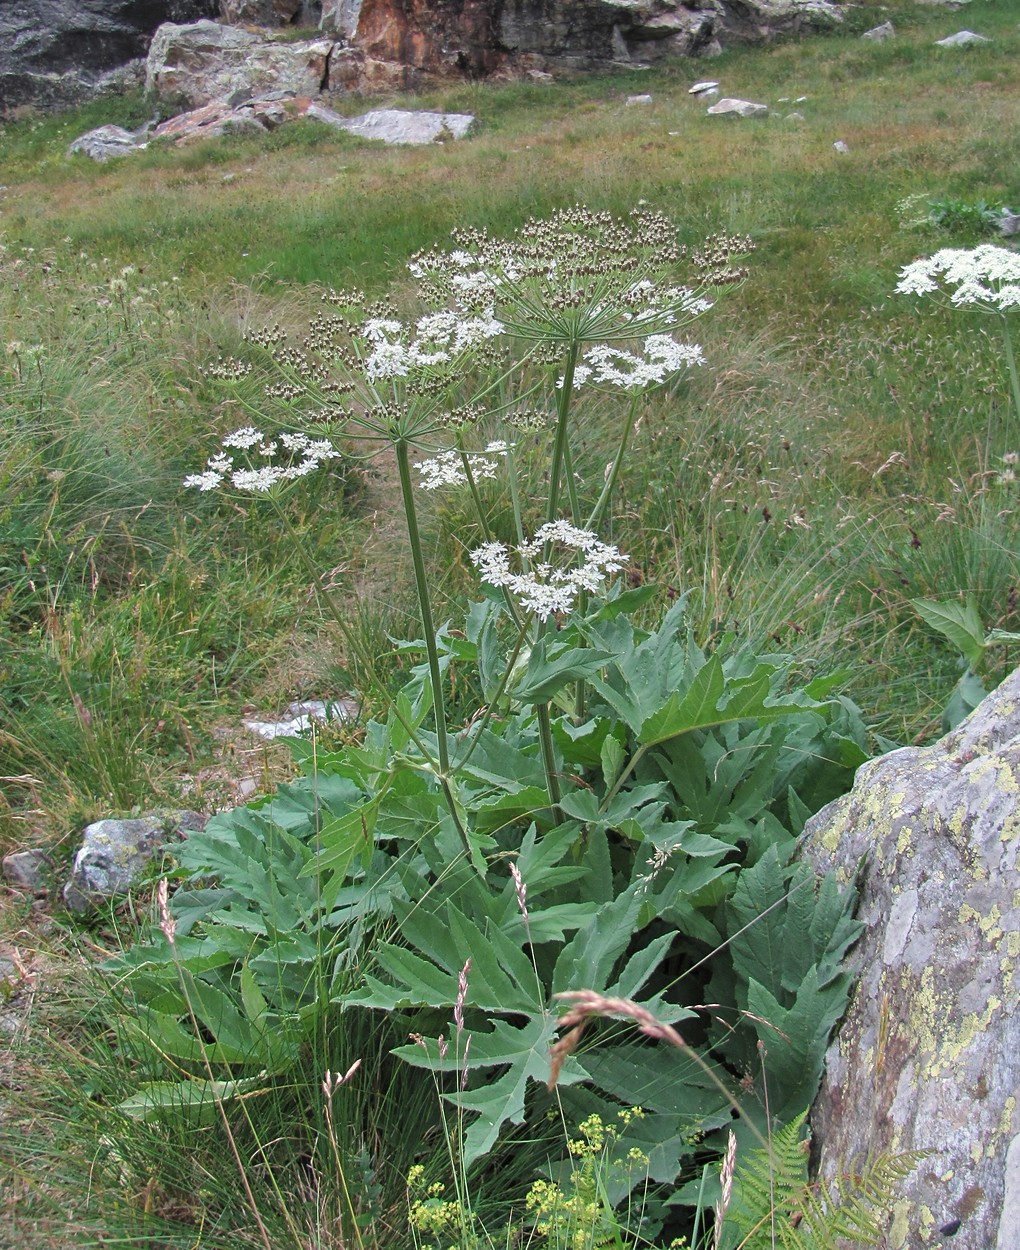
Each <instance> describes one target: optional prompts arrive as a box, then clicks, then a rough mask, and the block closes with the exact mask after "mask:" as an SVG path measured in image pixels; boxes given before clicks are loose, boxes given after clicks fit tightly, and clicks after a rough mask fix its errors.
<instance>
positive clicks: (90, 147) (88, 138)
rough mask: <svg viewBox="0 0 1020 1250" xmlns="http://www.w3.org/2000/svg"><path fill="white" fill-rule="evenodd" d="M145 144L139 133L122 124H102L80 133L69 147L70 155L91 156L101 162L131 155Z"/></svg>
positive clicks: (68, 153)
mask: <svg viewBox="0 0 1020 1250" xmlns="http://www.w3.org/2000/svg"><path fill="white" fill-rule="evenodd" d="M140 147H145V144H144V143H143V142H142V141H141V140H140V139H139V137H138V135H136V134H132V133H131V131H130V130H123V129H122V128H121V127H120V126H100V127H99V128H98V129H97V130H90V131H89V132H88V133H87V134H84V135H79V137H78V138H77V139H75V141H74V142H73V143H72V144H71V146H70V147H69V148H68V149H67V155H68V156H89V157H91V158H92V160H94V161H99V162H100V163H101V164H102V163H105V162H106V161H108V160H112V159H114V158H115V157H118V156H130V155H131V153H132V152H137V151H138V149H139V148H140Z"/></svg>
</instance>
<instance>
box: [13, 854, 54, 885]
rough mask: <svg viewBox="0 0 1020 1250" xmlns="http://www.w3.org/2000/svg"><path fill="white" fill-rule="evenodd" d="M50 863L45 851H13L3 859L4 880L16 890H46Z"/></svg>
mask: <svg viewBox="0 0 1020 1250" xmlns="http://www.w3.org/2000/svg"><path fill="white" fill-rule="evenodd" d="M49 862H50V858H49V856H48V855H47V854H46V852H45V851H44V850H41V849H40V848H39V847H35V848H33V849H32V850H29V851H12V852H11V854H10V855H5V856H4V858H3V874H4V880H5V881H6V882H7V883H8V885H12V886H13V887H14V888H15V889H16V890H30V891H32V892H33V893H34V892H35V891H36V890H44V889H45V888H46V881H45V878H44V872H45V869H46V867H47V865H48V864H49Z"/></svg>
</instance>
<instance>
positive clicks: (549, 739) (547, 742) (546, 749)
mask: <svg viewBox="0 0 1020 1250" xmlns="http://www.w3.org/2000/svg"><path fill="white" fill-rule="evenodd" d="M535 715H536V716H537V717H538V737H539V742H540V743H541V746H542V763H543V764H544V766H545V783H546V786H547V787H548V790H549V799H550V801H551V802H552V805H553V808H554V810H555V812H556V816H557V819H562V814H561V813H560V810H559V806H560V797H561V796H560V779H559V776H558V775H557V772H556V751H555V747H554V745H553V736H552V720H551V719H550V716H549V704H548V703H536V704H535Z"/></svg>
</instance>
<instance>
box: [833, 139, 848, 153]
mask: <svg viewBox="0 0 1020 1250" xmlns="http://www.w3.org/2000/svg"><path fill="white" fill-rule="evenodd" d="M832 147H833V151H835V152H838V153H839V154H840V156H846V154H847V153H848V152H849V151H850V145H849V143H847V141H846V140H845V139H837V140H836V142H835V143H834V144H833V145H832Z"/></svg>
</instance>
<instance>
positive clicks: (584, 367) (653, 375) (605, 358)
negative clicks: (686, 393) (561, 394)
mask: <svg viewBox="0 0 1020 1250" xmlns="http://www.w3.org/2000/svg"><path fill="white" fill-rule="evenodd" d="M704 363H705V356H704V353H703V352H702V350H701V348H700V347H698V346H697V344H694V343H677V342H676V341H675V340H674V339H672V338H670V336H669V335H668V334H652V335H650V336H649V337H648V338H646V339H645V354H644V356H637V355H635V354H634V353H633V352H626V351H622V350H620V349H618V348H615V347H609V346H608V345H607V344H605V343H598V344H596V345H595V346H594V347H590V348H589V349H588V350H587V351H586V352H585V353H584V355H583V356H582V357H581V363H580V364H579V365H577V367H576V368H575V369H574V386H575V387H578V386H583V385H585V384H586V383H588V384H591V385H594V386H613V387H619V388H621V389H622V390H626V391H643V390H644V389H645V388H646V387H649V386H658V385H661V384H662V383H663V382H665V381H666V380H667V379H668V378H671V377H673V375H674V374H676V373H679V372H680V371H681V370H682V369H690V368H692V367H693V366H695V365H703V364H704ZM556 385H557V386H559V387H562V386H563V378H560V379H559V381H558V382H557V383H556Z"/></svg>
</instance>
